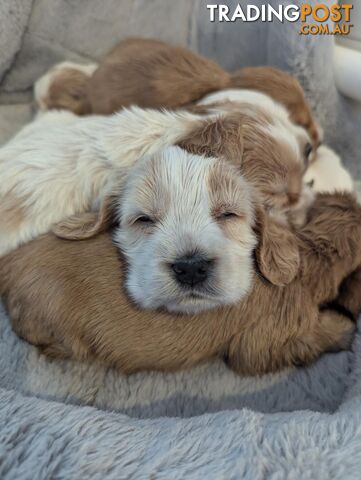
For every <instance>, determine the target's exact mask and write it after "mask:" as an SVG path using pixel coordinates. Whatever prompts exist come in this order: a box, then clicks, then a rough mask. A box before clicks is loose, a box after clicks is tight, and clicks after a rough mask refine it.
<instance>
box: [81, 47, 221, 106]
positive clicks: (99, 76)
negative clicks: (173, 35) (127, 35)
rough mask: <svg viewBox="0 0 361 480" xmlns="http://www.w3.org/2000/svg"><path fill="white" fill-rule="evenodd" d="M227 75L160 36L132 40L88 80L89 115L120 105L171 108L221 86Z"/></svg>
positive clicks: (113, 52) (208, 61)
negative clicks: (90, 109) (154, 38)
mask: <svg viewBox="0 0 361 480" xmlns="http://www.w3.org/2000/svg"><path fill="white" fill-rule="evenodd" d="M228 81H229V75H228V74H227V73H226V72H225V71H224V70H223V69H222V68H221V67H220V66H219V65H217V64H216V63H215V62H213V61H212V60H208V59H206V58H204V57H201V56H200V55H197V54H195V53H193V52H191V51H190V50H187V49H184V48H181V47H176V46H172V45H169V44H167V43H164V42H162V41H159V40H151V39H142V38H132V39H128V40H125V41H123V42H120V43H119V44H118V45H116V46H115V47H114V48H113V49H112V50H111V51H110V52H109V53H108V55H106V56H105V57H104V59H103V61H102V63H101V64H100V66H99V68H98V69H97V70H96V72H95V73H94V75H93V76H92V78H91V79H90V81H89V90H88V92H89V100H90V103H91V106H92V111H93V113H100V114H110V113H113V112H115V111H117V110H119V109H120V108H121V107H126V106H129V105H133V104H136V105H139V106H141V107H156V108H157V107H168V108H175V107H181V106H183V105H186V104H189V103H191V102H194V101H196V100H198V99H200V98H202V97H203V96H204V95H206V94H207V93H210V92H213V91H215V90H219V89H222V88H225V87H226V85H227V83H228Z"/></svg>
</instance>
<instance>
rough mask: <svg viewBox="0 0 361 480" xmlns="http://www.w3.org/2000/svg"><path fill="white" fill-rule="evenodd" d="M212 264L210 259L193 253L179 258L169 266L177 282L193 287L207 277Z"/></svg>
mask: <svg viewBox="0 0 361 480" xmlns="http://www.w3.org/2000/svg"><path fill="white" fill-rule="evenodd" d="M212 264H213V261H212V260H206V259H204V258H202V257H199V256H195V255H193V256H189V257H183V258H179V259H178V260H177V261H176V262H174V263H173V264H172V265H171V267H172V270H173V272H174V273H175V277H176V280H177V282H179V283H181V284H183V285H190V286H191V287H193V286H194V285H198V284H200V283H202V282H204V281H205V280H206V279H207V277H208V275H209V271H210V269H211V266H212Z"/></svg>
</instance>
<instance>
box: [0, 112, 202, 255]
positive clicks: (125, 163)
mask: <svg viewBox="0 0 361 480" xmlns="http://www.w3.org/2000/svg"><path fill="white" fill-rule="evenodd" d="M198 118H200V117H197V116H196V115H193V114H191V113H188V112H178V113H169V112H161V111H157V110H142V109H140V108H137V107H134V108H131V109H129V110H123V111H121V112H120V113H117V114H115V115H112V116H109V117H101V116H90V117H80V118H79V117H77V116H75V115H73V114H72V113H70V112H64V111H60V112H57V111H51V112H46V113H44V114H43V115H41V116H40V117H38V118H37V119H36V120H35V121H34V122H33V123H32V124H30V125H28V126H26V127H25V128H24V129H23V130H22V131H21V132H20V133H19V134H18V135H16V136H15V137H14V138H13V139H12V140H11V141H10V142H8V143H7V144H6V145H5V146H3V147H2V148H1V149H0V178H1V183H0V255H4V254H5V253H7V252H9V251H10V250H12V249H14V248H16V247H17V246H18V245H20V244H21V243H24V242H27V241H29V240H31V239H33V238H35V237H37V236H38V235H40V234H42V233H46V232H48V231H49V230H50V229H51V226H52V225H53V224H54V223H57V222H59V221H61V220H64V219H65V218H66V217H68V216H70V215H73V214H75V213H81V212H84V211H87V210H89V209H92V208H94V207H95V206H97V205H99V203H101V202H102V201H103V200H104V197H105V196H107V194H109V192H111V191H112V190H113V189H114V188H117V187H118V186H119V183H120V181H121V179H122V178H123V174H124V173H126V172H127V170H128V168H129V167H130V166H132V165H133V164H134V162H135V161H136V160H137V159H138V158H140V157H141V156H143V155H145V154H153V153H155V152H156V151H158V150H159V149H160V148H163V147H165V146H167V145H172V144H174V143H176V142H177V141H179V140H180V139H181V138H183V137H184V136H186V135H187V134H188V133H189V128H190V126H191V125H192V122H193V125H194V121H197V119H198ZM4 202H5V203H4ZM20 210H23V213H24V218H22V219H21V221H19V220H18V221H15V220H14V222H13V221H11V217H12V215H14V218H15V219H16V217H18V218H20V217H21V215H19V211H20ZM5 213H6V215H5Z"/></svg>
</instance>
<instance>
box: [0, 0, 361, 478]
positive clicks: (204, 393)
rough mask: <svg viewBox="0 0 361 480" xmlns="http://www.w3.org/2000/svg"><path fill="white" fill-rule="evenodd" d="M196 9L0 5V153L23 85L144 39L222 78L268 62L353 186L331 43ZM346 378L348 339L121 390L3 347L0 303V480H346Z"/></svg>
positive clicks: (155, 1)
mask: <svg viewBox="0 0 361 480" xmlns="http://www.w3.org/2000/svg"><path fill="white" fill-rule="evenodd" d="M207 3H208V2H206V1H205V0H178V1H177V2H169V1H168V0H152V2H150V1H149V0H137V1H134V0H103V1H102V2H99V1H98V0H32V1H31V0H2V1H1V3H0V24H1V28H0V43H1V45H2V47H3V46H4V45H5V48H1V50H0V143H2V142H4V141H5V140H6V139H7V138H9V137H10V136H11V135H12V134H13V133H15V132H16V131H17V130H18V129H19V128H20V126H21V125H23V124H24V123H26V122H28V121H29V120H30V119H31V116H32V106H31V86H32V84H33V82H34V80H35V79H36V78H37V77H38V76H39V75H41V74H42V73H43V72H44V71H45V70H46V69H47V68H48V67H49V66H50V65H52V64H53V63H55V62H57V61H60V60H63V59H65V58H66V59H73V60H83V61H87V60H88V59H89V58H91V59H96V58H99V57H100V56H101V55H102V54H103V53H104V52H105V51H106V50H107V49H109V47H110V46H111V45H112V44H113V43H115V42H116V41H117V40H118V39H120V38H123V37H126V36H129V35H133V36H134V35H143V36H156V37H160V38H163V39H164V40H169V41H173V42H175V43H180V44H183V45H188V46H190V47H191V48H193V49H195V50H197V51H199V52H201V53H203V54H206V55H209V56H211V57H214V58H216V59H217V60H218V61H219V62H220V63H222V65H224V66H225V67H227V68H229V69H235V68H238V67H240V66H242V65H246V64H265V63H269V64H273V65H276V66H280V67H283V68H286V69H288V70H290V71H292V72H294V73H295V74H296V75H297V76H298V77H299V78H300V80H301V82H302V83H303V85H304V87H305V88H306V91H307V93H308V96H309V98H310V101H311V103H312V104H313V106H314V108H315V111H316V112H317V115H318V117H319V119H320V121H321V124H322V125H323V127H324V128H325V130H326V132H327V141H328V143H330V144H331V145H333V146H334V147H335V148H336V150H337V151H338V152H339V153H341V155H342V156H343V158H344V160H345V162H346V164H347V165H348V166H349V168H350V169H351V171H352V172H353V173H354V176H355V179H358V178H359V179H360V178H361V163H360V161H359V155H358V151H359V150H360V148H361V143H360V142H361V137H360V135H359V134H358V135H357V132H359V131H360V128H361V109H360V106H358V105H352V104H351V103H350V102H349V101H348V100H346V99H344V98H342V97H341V96H340V95H339V94H338V93H337V91H336V89H335V85H334V81H333V74H332V62H331V53H332V45H333V40H332V39H331V38H320V37H310V38H308V37H307V38H300V37H299V35H298V33H297V25H294V24H284V25H282V26H280V25H279V24H278V22H274V24H268V25H266V24H264V23H261V24H260V23H252V24H239V23H236V24H229V23H227V24H225V23H223V24H220V23H217V22H216V23H214V24H211V23H210V22H209V20H208V19H209V16H208V11H207V10H206V4H207ZM222 3H226V4H228V5H230V6H234V5H235V4H236V3H237V2H235V1H228V2H227V1H224V2H222ZM243 3H246V2H242V4H243ZM250 3H253V4H255V3H262V2H257V1H255V0H253V1H252V2H250ZM270 3H272V4H274V5H278V4H279V3H287V2H278V1H277V2H276V1H273V2H270ZM293 3H297V2H293ZM324 3H333V2H331V1H329V0H326V2H324ZM3 26H4V28H3ZM360 193H361V189H360ZM360 294H361V292H360ZM360 373H361V337H360V335H359V334H358V335H357V337H356V340H355V343H354V347H353V352H342V353H338V354H332V355H331V354H330V355H325V356H323V357H322V358H321V359H320V360H319V361H318V362H316V363H315V364H314V365H312V366H311V367H309V368H307V369H294V370H289V371H285V372H282V373H280V374H277V375H269V376H265V377H262V378H241V377H238V376H236V375H235V374H233V373H232V372H230V371H229V370H228V369H226V368H225V366H224V365H223V364H222V363H220V362H212V363H208V364H205V365H201V366H199V367H197V368H194V369H192V370H189V371H182V372H179V373H177V374H160V373H147V374H144V373H143V374H142V373H141V374H137V375H133V376H131V377H124V376H123V375H121V374H119V373H118V372H116V371H115V370H112V369H105V368H104V367H102V366H100V365H97V364H91V365H86V364H80V363H74V362H65V361H64V362H60V361H55V360H54V361H51V360H49V359H47V358H46V357H44V356H41V355H39V353H38V352H37V350H36V349H35V348H34V347H31V346H29V345H27V344H26V343H24V342H22V341H21V340H19V339H18V338H17V337H16V336H15V335H14V334H13V333H12V331H11V328H10V325H9V320H8V318H7V316H6V313H5V312H4V310H3V309H2V308H1V305H0V478H1V479H14V480H15V479H16V480H18V479H29V480H33V479H39V480H42V479H50V478H56V479H64V480H65V479H66V480H69V479H76V480H77V479H87V478H89V479H95V480H97V479H99V480H100V479H101V480H103V479H116V480H119V479H131V478H135V479H143V478H144V479H148V478H153V479H167V480H168V479H185V478H187V479H204V478H206V479H210V480H212V479H217V480H219V479H222V478H224V479H227V480H229V479H237V478H246V479H250V480H258V479H266V478H267V479H277V480H278V479H300V478H302V479H303V478H305V479H306V478H307V479H308V478H309V479H314V478H317V479H318V480H322V479H330V478H342V477H343V478H345V479H353V478H355V479H358V478H360V470H361V453H360V443H361V375H360Z"/></svg>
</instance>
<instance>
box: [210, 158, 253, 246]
mask: <svg viewBox="0 0 361 480" xmlns="http://www.w3.org/2000/svg"><path fill="white" fill-rule="evenodd" d="M208 192H209V198H210V202H211V204H210V209H211V213H212V215H213V217H214V218H215V219H216V221H217V222H218V224H219V225H220V226H221V228H222V229H223V230H224V231H225V233H226V234H227V236H228V237H230V238H232V239H234V240H237V241H239V242H242V240H244V235H245V232H244V229H243V228H242V227H244V226H245V225H252V224H253V204H252V203H251V198H253V197H252V192H251V188H250V186H249V185H248V184H247V183H246V182H244V180H243V179H242V178H241V177H240V175H239V172H238V171H237V169H236V168H234V167H232V166H229V165H225V164H224V163H223V162H215V163H213V164H212V165H211V167H210V172H209V176H208Z"/></svg>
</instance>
